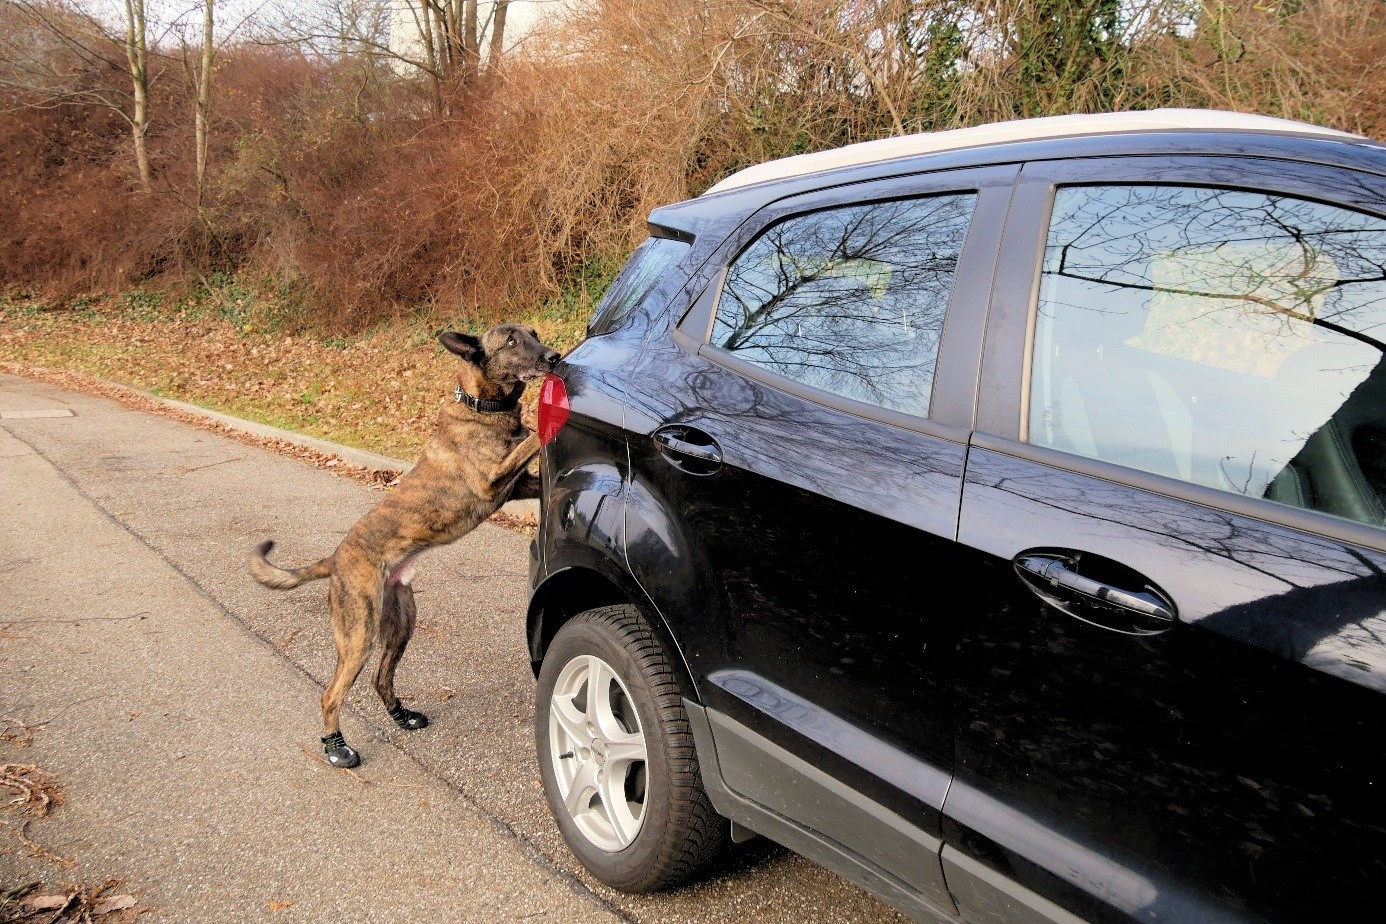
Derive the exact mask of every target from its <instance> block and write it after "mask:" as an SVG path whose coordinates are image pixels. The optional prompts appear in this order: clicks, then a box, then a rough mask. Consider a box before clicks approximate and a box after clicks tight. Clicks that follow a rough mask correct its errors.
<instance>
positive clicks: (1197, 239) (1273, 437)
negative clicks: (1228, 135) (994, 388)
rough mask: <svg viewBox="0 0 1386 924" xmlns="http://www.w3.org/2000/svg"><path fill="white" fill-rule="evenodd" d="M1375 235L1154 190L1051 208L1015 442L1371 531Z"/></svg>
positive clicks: (1342, 218) (1361, 219) (1335, 221)
mask: <svg viewBox="0 0 1386 924" xmlns="http://www.w3.org/2000/svg"><path fill="white" fill-rule="evenodd" d="M1383 266H1386V221H1383V220H1382V219H1380V218H1376V217H1372V216H1368V215H1364V214H1360V213H1356V212H1351V211H1347V210H1344V209H1341V208H1335V207H1332V206H1328V205H1324V204H1320V203H1316V202H1311V201H1308V200H1304V199H1297V198H1292V197H1288V196H1279V195H1267V194H1264V193H1257V192H1249V191H1237V190H1227V189H1208V188H1186V187H1171V186H1140V187H1133V186H1087V187H1070V188H1064V189H1060V190H1059V191H1058V193H1057V196H1056V200H1055V205H1054V211H1053V217H1052V219H1051V223H1050V230H1049V237H1048V243H1047V247H1046V251H1045V258H1044V267H1043V275H1042V278H1041V282H1040V291H1039V314H1038V320H1037V324H1036V332H1035V343H1034V362H1033V367H1032V370H1033V371H1032V380H1031V396H1030V410H1029V438H1030V440H1031V442H1033V443H1036V444H1038V445H1042V446H1050V447H1054V448H1058V449H1063V450H1066V451H1068V452H1073V453H1078V454H1080V455H1084V456H1087V457H1090V458H1094V459H1101V460H1104V461H1108V462H1115V463H1118V464H1121V465H1127V466H1130V467H1132V468H1137V469H1141V470H1143V471H1147V472H1154V473H1157V474H1162V475H1168V476H1172V477H1175V478H1180V479H1183V480H1186V481H1191V482H1194V483H1197V484H1202V485H1207V486H1210V487H1215V488H1219V489H1222V490H1225V491H1231V492H1235V493H1238V494H1243V495H1247V496H1251V497H1262V498H1267V499H1270V500H1274V501H1277V502H1280V503H1286V504H1291V505H1295V506H1300V507H1306V508H1310V509H1315V510H1321V511H1326V512H1328V513H1333V514H1336V515H1339V516H1344V517H1348V518H1350V519H1354V520H1359V521H1363V522H1367V523H1374V524H1378V525H1379V524H1382V523H1383V522H1384V521H1386V506H1383V500H1386V369H1383V363H1382V359H1383V352H1386V345H1383V342H1382V339H1383V332H1384V331H1386V281H1383V279H1384V277H1386V273H1383V270H1382V267H1383Z"/></svg>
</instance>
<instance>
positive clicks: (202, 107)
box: [197, 0, 214, 222]
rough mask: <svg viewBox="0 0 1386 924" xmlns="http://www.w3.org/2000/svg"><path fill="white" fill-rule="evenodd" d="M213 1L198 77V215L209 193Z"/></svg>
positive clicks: (204, 30)
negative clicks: (208, 161) (208, 151)
mask: <svg viewBox="0 0 1386 924" xmlns="http://www.w3.org/2000/svg"><path fill="white" fill-rule="evenodd" d="M213 12H214V11H213V0H206V9H205V10H204V12H203V15H202V72H201V73H200V74H198V75H197V214H198V217H199V218H202V220H203V221H204V222H205V221H206V218H205V217H203V214H202V203H203V198H204V196H205V194H206V191H207V139H208V132H209V126H210V122H211V116H212V51H213V48H212V32H213V25H214V15H213Z"/></svg>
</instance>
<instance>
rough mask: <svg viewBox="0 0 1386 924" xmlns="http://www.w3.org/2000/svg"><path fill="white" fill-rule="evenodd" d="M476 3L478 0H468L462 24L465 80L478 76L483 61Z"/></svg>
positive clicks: (463, 76) (463, 73) (463, 75)
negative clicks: (477, 26)
mask: <svg viewBox="0 0 1386 924" xmlns="http://www.w3.org/2000/svg"><path fill="white" fill-rule="evenodd" d="M476 5H477V0H467V11H466V13H465V14H463V15H464V17H465V19H464V20H463V25H462V46H463V58H462V60H463V64H462V78H463V79H464V80H470V79H471V78H472V77H475V76H476V72H477V70H478V66H479V65H480V62H481V42H480V40H479V39H478V37H477V29H476V19H477V13H476Z"/></svg>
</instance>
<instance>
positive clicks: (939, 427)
mask: <svg viewBox="0 0 1386 924" xmlns="http://www.w3.org/2000/svg"><path fill="white" fill-rule="evenodd" d="M694 352H696V353H697V354H698V355H699V356H701V357H703V358H704V359H706V360H707V361H708V362H711V363H714V364H716V365H718V366H721V367H723V368H724V369H727V370H728V371H731V372H734V373H736V374H737V375H740V376H742V377H744V378H748V379H751V380H753V381H755V382H758V383H760V384H761V385H765V386H766V387H768V388H773V389H775V390H776V391H781V392H784V393H785V394H789V395H793V396H794V397H796V398H801V399H803V400H805V401H812V402H813V403H814V404H818V405H821V406H822V407H826V408H829V409H830V410H834V411H840V412H842V413H844V414H851V415H852V416H853V417H860V418H862V419H864V420H872V421H875V422H876V423H882V424H885V425H887V426H890V427H897V428H899V429H901V430H909V431H912V432H914V433H922V434H924V435H925V436H936V437H939V438H940V439H945V440H948V441H950V442H954V443H966V442H967V434H968V431H967V428H965V427H955V426H950V425H949V424H945V423H939V422H938V421H935V420H931V419H929V418H927V417H919V416H917V415H915V414H906V413H905V412H904V411H895V410H891V409H890V408H884V407H879V406H877V405H874V404H868V403H866V402H864V401H857V400H855V399H853V398H846V397H843V396H842V395H838V394H834V393H832V392H830V391H823V390H822V389H819V388H814V387H813V386H811V385H805V384H804V383H802V382H799V381H796V380H794V379H791V378H788V377H786V376H782V375H776V374H775V373H773V372H770V371H768V370H766V369H764V368H762V367H760V366H757V365H755V364H754V363H748V362H746V361H745V360H744V359H737V358H736V357H735V356H733V355H732V354H730V353H728V352H727V351H726V350H721V349H718V348H717V347H715V346H712V345H710V344H706V343H704V344H700V345H698V347H697V349H696V350H694Z"/></svg>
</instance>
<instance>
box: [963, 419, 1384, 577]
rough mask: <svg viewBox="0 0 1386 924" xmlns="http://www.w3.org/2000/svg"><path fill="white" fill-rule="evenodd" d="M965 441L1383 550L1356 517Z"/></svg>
mask: <svg viewBox="0 0 1386 924" xmlns="http://www.w3.org/2000/svg"><path fill="white" fill-rule="evenodd" d="M971 445H972V446H974V447H976V448H978V449H986V450H989V451H991V452H996V453H1000V454H1001V455H1005V456H1010V457H1011V458H1013V459H1021V460H1024V461H1026V462H1035V463H1038V464H1040V465H1046V466H1049V467H1051V468H1056V469H1060V470H1062V471H1066V472H1072V473H1074V474H1078V475H1084V476H1087V477H1089V478H1096V479H1099V480H1101V481H1108V482H1111V483H1113V484H1119V485H1124V486H1126V487H1131V488H1137V489H1139V490H1142V491H1147V492H1149V493H1151V494H1160V495H1163V496H1165V497H1169V498H1173V499H1175V500H1180V501H1185V502H1187V503H1191V504H1197V505H1199V506H1200V507H1208V508H1210V509H1213V510H1219V511H1223V512H1225V513H1231V514H1234V515H1236V516H1241V517H1246V518H1247V519H1251V520H1260V521H1262V522H1266V523H1274V524H1276V525H1278V526H1287V527H1290V528H1291V529H1297V530H1300V531H1302V532H1306V533H1312V534H1313V535H1316V536H1322V537H1325V538H1328V539H1335V540H1338V541H1340V542H1344V543H1348V544H1350V545H1356V546H1361V547H1362V548H1366V549H1373V550H1375V551H1379V552H1386V529H1383V528H1382V527H1379V526H1371V525H1370V524H1367V523H1361V522H1358V521H1357V520H1349V519H1345V518H1343V517H1336V516H1334V515H1333V514H1331V513H1322V512H1320V511H1317V510H1311V509H1310V508H1308V507H1291V506H1289V505H1288V504H1278V503H1276V502H1275V501H1269V500H1266V499H1265V498H1261V497H1247V496H1246V495H1244V494H1237V493H1235V492H1233V491H1224V490H1222V489H1221V488H1213V487H1209V486H1207V485H1201V484H1195V483H1194V482H1192V481H1184V480H1183V479H1182V478H1174V477H1171V476H1168V475H1156V474H1154V473H1152V472H1146V471H1141V470H1140V469H1135V468H1127V467H1126V466H1124V465H1118V464H1116V463H1115V462H1103V461H1102V460H1100V459H1091V458H1088V457H1087V456H1079V455H1074V454H1073V453H1069V452H1064V451H1063V450H1062V449H1050V448H1049V447H1048V446H1036V445H1034V444H1033V443H1025V442H1021V441H1020V440H1017V439H1010V438H1007V437H999V436H994V435H992V434H988V433H973V434H972V436H971Z"/></svg>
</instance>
